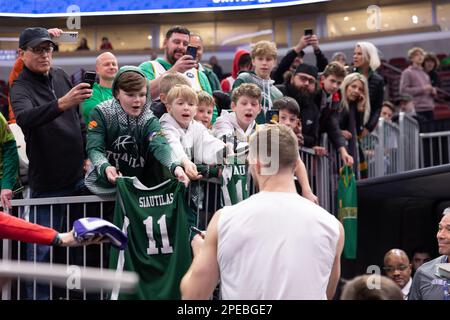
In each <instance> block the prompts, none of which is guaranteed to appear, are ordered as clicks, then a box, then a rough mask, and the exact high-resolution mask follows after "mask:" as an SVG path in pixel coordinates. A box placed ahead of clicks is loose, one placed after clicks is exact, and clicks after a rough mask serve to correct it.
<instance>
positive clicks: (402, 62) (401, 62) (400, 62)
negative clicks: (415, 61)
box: [389, 57, 409, 70]
mask: <svg viewBox="0 0 450 320" xmlns="http://www.w3.org/2000/svg"><path fill="white" fill-rule="evenodd" d="M389 64H391V65H393V66H394V67H397V68H399V69H401V70H403V69H406V68H407V67H408V66H409V61H408V60H406V58H404V57H398V58H392V59H390V60H389Z"/></svg>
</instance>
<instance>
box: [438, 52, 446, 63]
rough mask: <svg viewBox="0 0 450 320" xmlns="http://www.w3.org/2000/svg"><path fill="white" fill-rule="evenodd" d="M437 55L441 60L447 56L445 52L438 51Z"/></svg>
mask: <svg viewBox="0 0 450 320" xmlns="http://www.w3.org/2000/svg"><path fill="white" fill-rule="evenodd" d="M436 57H437V58H438V59H439V61H442V60H443V59H444V58H446V57H447V55H446V54H445V53H438V54H437V55H436Z"/></svg>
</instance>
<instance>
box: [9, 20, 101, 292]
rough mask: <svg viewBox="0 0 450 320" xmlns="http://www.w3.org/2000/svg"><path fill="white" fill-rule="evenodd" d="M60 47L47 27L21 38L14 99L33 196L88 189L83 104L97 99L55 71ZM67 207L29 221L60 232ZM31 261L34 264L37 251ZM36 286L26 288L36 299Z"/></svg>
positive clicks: (42, 253)
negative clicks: (20, 63) (54, 60)
mask: <svg viewBox="0 0 450 320" xmlns="http://www.w3.org/2000/svg"><path fill="white" fill-rule="evenodd" d="M54 46H55V43H54V41H53V40H52V38H51V37H50V35H49V32H48V31H47V30H46V29H44V28H27V29H25V30H24V31H23V32H22V33H21V35H20V38H19V58H20V59H21V60H22V61H23V64H24V67H23V71H22V73H21V74H20V75H19V76H18V77H17V79H16V80H15V81H14V83H13V85H12V87H11V92H10V97H11V104H12V107H13V110H14V114H15V116H16V120H17V124H18V125H19V126H20V127H21V128H22V130H23V133H24V135H25V140H26V141H27V155H28V159H29V170H28V181H29V185H30V189H31V198H47V197H61V196H74V195H77V194H80V193H81V192H82V189H83V187H84V181H83V176H84V173H83V161H84V148H85V124H84V122H83V120H82V118H81V115H80V114H79V113H78V105H79V104H80V103H81V102H82V101H84V100H85V99H87V98H89V97H90V96H91V95H92V90H91V89H89V85H88V84H86V83H80V84H78V85H77V86H75V87H73V86H72V83H71V82H70V78H69V76H68V75H67V74H66V73H65V72H64V71H63V70H62V69H59V68H53V67H52V52H53V50H54ZM63 216H64V215H63V208H61V207H60V206H53V219H52V221H53V225H50V221H51V219H50V207H49V206H39V207H37V208H36V210H31V213H30V221H32V222H36V223H38V224H41V225H44V226H48V227H53V228H55V229H61V227H62V219H63ZM28 249H29V250H28V252H27V255H28V259H29V260H34V250H33V247H32V246H31V247H29V248H28ZM49 252H50V251H49V247H47V246H38V247H37V252H36V261H40V262H44V261H48V259H49ZM32 289H33V288H32V286H30V287H28V288H27V292H28V298H31V297H32V295H31V294H32V291H33V290H32ZM36 289H37V290H36V293H37V296H36V298H37V299H48V297H49V288H48V286H40V285H38V287H37V288H36Z"/></svg>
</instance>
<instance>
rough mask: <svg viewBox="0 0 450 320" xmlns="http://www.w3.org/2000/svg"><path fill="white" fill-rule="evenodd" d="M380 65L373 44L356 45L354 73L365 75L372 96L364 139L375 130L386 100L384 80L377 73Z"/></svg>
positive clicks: (359, 43)
mask: <svg viewBox="0 0 450 320" xmlns="http://www.w3.org/2000/svg"><path fill="white" fill-rule="evenodd" d="M380 65H381V62H380V57H379V56H378V49H377V48H376V47H375V46H374V45H373V44H372V43H370V42H365V41H362V42H358V43H356V46H355V50H354V52H353V67H354V68H355V69H354V71H355V72H358V73H360V74H362V75H364V77H365V78H366V79H367V82H368V86H369V96H370V116H369V119H368V121H367V123H366V124H365V125H364V129H363V131H362V136H363V137H364V136H365V135H367V134H368V133H369V132H372V131H373V129H375V127H376V126H377V122H378V118H379V116H380V112H381V105H382V103H383V99H384V80H383V77H382V76H381V75H380V74H378V73H377V72H376V70H377V69H378V67H379V66H380Z"/></svg>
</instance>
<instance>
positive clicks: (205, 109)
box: [194, 91, 215, 129]
mask: <svg viewBox="0 0 450 320" xmlns="http://www.w3.org/2000/svg"><path fill="white" fill-rule="evenodd" d="M197 98H198V105H197V113H196V115H195V117H194V120H197V121H198V122H200V123H202V124H203V125H204V126H205V127H206V128H207V129H211V120H212V117H213V111H214V105H215V101H214V98H213V97H212V96H211V95H210V94H209V93H208V92H206V91H200V92H198V93H197Z"/></svg>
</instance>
